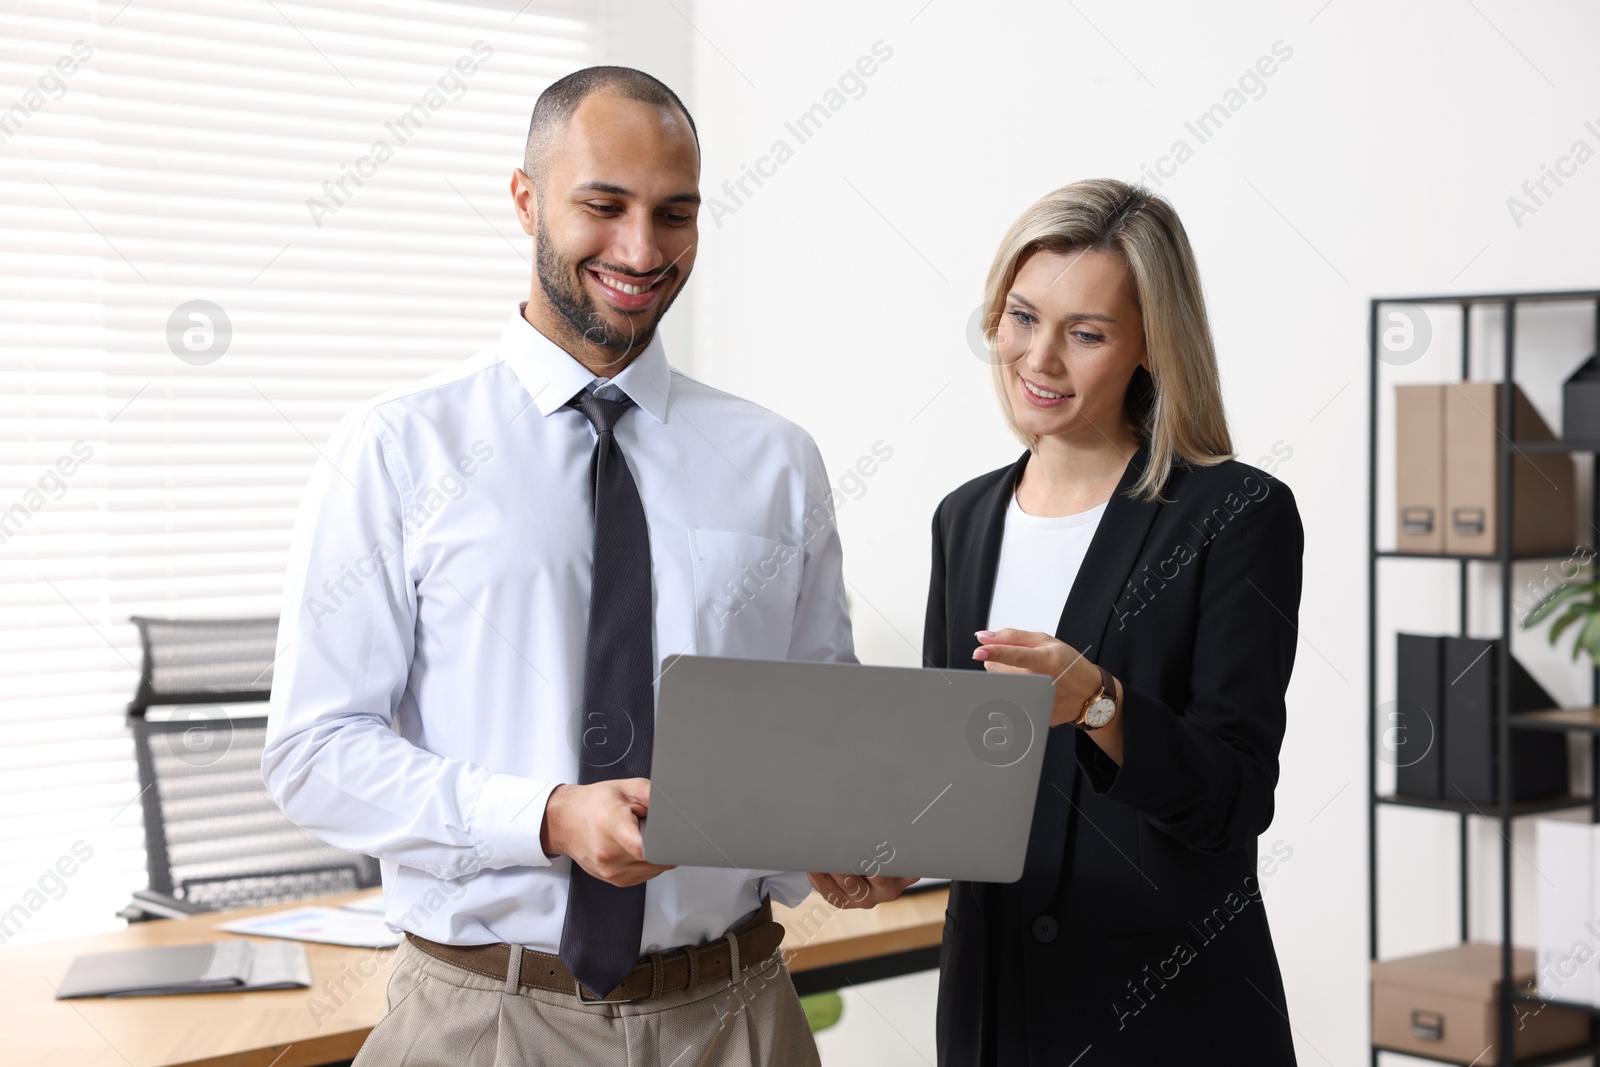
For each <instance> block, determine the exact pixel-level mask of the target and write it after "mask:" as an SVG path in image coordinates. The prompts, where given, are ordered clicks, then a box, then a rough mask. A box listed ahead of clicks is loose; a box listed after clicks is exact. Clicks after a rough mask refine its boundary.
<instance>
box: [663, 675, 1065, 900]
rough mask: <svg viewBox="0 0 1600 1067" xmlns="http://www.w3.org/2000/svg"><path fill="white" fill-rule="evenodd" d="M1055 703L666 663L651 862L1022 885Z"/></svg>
mask: <svg viewBox="0 0 1600 1067" xmlns="http://www.w3.org/2000/svg"><path fill="white" fill-rule="evenodd" d="M1053 697H1054V686H1053V684H1052V683H1051V681H1050V679H1049V678H1046V677H1044V676H1043V675H1036V674H991V673H988V672H986V671H968V670H931V669H918V668H911V667H867V666H861V665H858V664H844V663H792V662H781V661H772V660H752V659H728V658H723V657H718V656H669V657H667V658H666V659H665V660H663V661H662V672H661V677H660V680H659V682H658V683H657V701H656V705H657V706H656V723H655V740H654V743H653V747H652V755H651V772H650V779H651V787H650V813H649V816H648V817H647V818H646V819H645V820H644V854H645V858H646V859H648V860H650V862H652V863H670V864H678V865H684V866H695V867H738V868H747V869H755V870H782V871H825V872H828V873H842V874H862V875H880V874H890V875H901V876H918V877H929V878H959V879H963V880H968V881H983V882H1014V881H1016V880H1017V879H1018V878H1020V877H1022V864H1023V858H1024V856H1025V854H1026V853H1027V847H1028V830H1029V826H1030V824H1031V822H1032V819H1033V803H1034V798H1035V796H1036V795H1037V790H1038V785H1039V770H1040V767H1041V766H1042V765H1043V761H1044V748H1045V741H1046V738H1047V731H1048V730H1049V726H1050V709H1051V704H1052V702H1053Z"/></svg>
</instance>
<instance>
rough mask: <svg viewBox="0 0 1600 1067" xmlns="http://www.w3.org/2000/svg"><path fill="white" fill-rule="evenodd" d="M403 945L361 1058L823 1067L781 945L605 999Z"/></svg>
mask: <svg viewBox="0 0 1600 1067" xmlns="http://www.w3.org/2000/svg"><path fill="white" fill-rule="evenodd" d="M509 984H510V983H508V982H506V981H503V980H497V979H494V978H488V977H485V976H484V975H481V974H476V973H474V972H472V971H468V970H464V969H462V968H460V967H456V966H455V965H453V964H449V963H446V962H444V961H443V960H439V959H435V958H434V957H432V956H430V955H428V954H427V953H425V952H423V951H422V950H421V949H419V948H417V947H416V946H414V945H412V944H411V942H409V941H403V942H401V944H400V948H399V951H398V953H397V956H396V959H395V963H394V970H393V971H391V972H390V976H389V986H388V997H389V1012H388V1014H387V1015H385V1016H384V1017H383V1018H382V1019H381V1020H380V1021H379V1022H378V1025H377V1026H375V1027H374V1028H373V1030H372V1033H371V1034H370V1035H369V1036H368V1037H367V1041H366V1044H364V1045H363V1046H362V1047H361V1053H360V1055H358V1056H357V1057H356V1059H355V1064H354V1067H402V1065H403V1067H447V1065H448V1067H490V1065H491V1064H492V1065H493V1067H511V1065H523V1064H526V1065H530V1067H531V1065H538V1067H755V1065H762V1067H820V1060H819V1059H818V1057H817V1045H816V1042H815V1041H814V1040H813V1039H812V1036H811V1028H810V1027H809V1026H808V1025H807V1023H806V1017H805V1012H804V1011H802V1010H801V1007H800V999H799V997H797V996H796V995H795V991H794V983H793V982H791V981H790V980H789V969H788V967H787V966H786V965H785V964H784V960H783V954H782V952H781V951H779V952H774V953H773V954H772V955H771V956H770V957H768V958H767V959H766V960H762V961H760V962H758V963H755V964H753V965H751V966H748V967H745V968H744V969H743V971H742V973H740V974H739V975H738V976H737V977H736V978H733V979H725V980H720V981H708V982H702V983H701V984H700V985H698V986H696V987H695V988H694V989H682V990H677V991H675V992H671V993H666V994H663V995H662V996H660V997H658V998H656V999H654V1000H650V999H643V1000H634V1001H622V1002H617V1003H610V1004H602V1003H595V1002H593V1001H584V1002H579V1000H578V998H577V996H576V995H575V994H567V993H552V992H548V991H546V990H543V989H532V988H527V987H522V988H520V989H518V988H515V987H513V988H512V989H510V990H509V991H508V989H507V986H508V985H509Z"/></svg>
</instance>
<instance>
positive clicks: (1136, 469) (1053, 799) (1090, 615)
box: [990, 442, 1160, 915]
mask: <svg viewBox="0 0 1600 1067" xmlns="http://www.w3.org/2000/svg"><path fill="white" fill-rule="evenodd" d="M1024 458H1026V457H1024ZM1149 458H1150V446H1149V443H1148V442H1146V443H1144V444H1141V445H1140V446H1139V448H1138V450H1137V451H1135V453H1134V454H1133V458H1132V459H1130V460H1129V461H1128V465H1127V467H1126V468H1124V470H1123V473H1122V478H1121V480H1120V481H1119V482H1118V483H1117V488H1116V491H1115V492H1113V493H1112V494H1111V499H1110V500H1109V501H1108V502H1107V504H1106V510H1105V512H1104V513H1103V514H1102V515H1101V516H1100V522H1099V525H1098V526H1096V528H1095V532H1094V537H1093V538H1091V539H1090V541H1089V548H1088V551H1087V553H1086V554H1085V556H1084V559H1083V564H1082V566H1080V567H1079V568H1078V574H1077V577H1076V578H1074V579H1073V582H1072V590H1071V592H1070V593H1068V594H1067V602H1066V605H1065V606H1064V607H1063V608H1062V611H1061V621H1060V622H1059V623H1058V624H1057V625H1056V638H1057V639H1058V640H1061V641H1064V642H1066V643H1067V644H1069V645H1071V646H1072V647H1073V648H1074V649H1076V650H1077V651H1078V652H1079V653H1081V654H1082V655H1083V656H1084V657H1085V658H1086V659H1088V660H1089V661H1090V662H1091V663H1098V662H1100V661H1101V657H1102V655H1103V653H1104V651H1105V644H1104V643H1105V636H1106V631H1107V628H1108V627H1109V625H1110V623H1111V618H1112V615H1113V614H1114V608H1115V605H1116V601H1117V596H1118V594H1119V593H1120V592H1121V591H1122V588H1123V585H1124V584H1125V583H1126V582H1127V580H1128V575H1129V573H1130V572H1131V571H1132V570H1133V566H1134V563H1135V562H1136V561H1137V560H1138V558H1139V553H1140V552H1141V551H1142V550H1143V548H1144V542H1145V538H1146V537H1147V535H1148V534H1149V532H1150V525H1151V523H1152V522H1154V521H1155V517H1156V512H1157V511H1158V510H1159V509H1160V505H1159V504H1156V503H1150V502H1146V501H1142V500H1134V499H1131V498H1130V497H1128V496H1127V495H1126V493H1127V491H1128V489H1129V488H1130V487H1131V486H1132V485H1133V484H1134V483H1135V482H1137V481H1138V480H1139V478H1140V477H1142V476H1143V474H1144V469H1145V465H1146V463H1148V462H1149ZM1020 473H1021V468H1020V467H1019V468H1018V474H1019V475H1020ZM1008 502H1009V498H1008ZM1003 529H1004V526H1003V523H1002V530H1003ZM996 566H998V552H997V553H996ZM990 586H991V591H992V587H993V574H992V572H991V575H990ZM1076 735H1077V731H1076V730H1075V729H1074V728H1072V727H1070V726H1063V727H1060V728H1059V729H1055V730H1052V731H1050V740H1049V742H1048V743H1047V745H1046V747H1045V763H1044V768H1043V770H1042V772H1041V775H1040V781H1039V793H1038V797H1037V799H1036V801H1035V803H1034V808H1033V828H1032V831H1031V833H1030V835H1029V838H1028V842H1029V844H1028V858H1027V863H1026V868H1025V869H1026V872H1027V873H1026V874H1025V875H1024V886H1023V887H1019V888H1023V889H1024V893H1023V907H1024V909H1025V910H1024V912H1023V914H1025V915H1033V914H1039V913H1040V912H1043V911H1044V910H1045V909H1046V908H1048V907H1049V904H1050V901H1051V899H1052V898H1053V897H1054V896H1055V893H1056V889H1057V886H1058V883H1059V882H1060V879H1061V862H1062V858H1063V854H1064V852H1065V848H1064V843H1065V841H1066V831H1067V820H1068V818H1069V817H1070V815H1071V813H1072V801H1071V800H1070V798H1071V797H1073V796H1074V795H1075V794H1074V787H1075V785H1076V784H1077V777H1078V761H1077V754H1076V747H1077V745H1076V740H1077V738H1076Z"/></svg>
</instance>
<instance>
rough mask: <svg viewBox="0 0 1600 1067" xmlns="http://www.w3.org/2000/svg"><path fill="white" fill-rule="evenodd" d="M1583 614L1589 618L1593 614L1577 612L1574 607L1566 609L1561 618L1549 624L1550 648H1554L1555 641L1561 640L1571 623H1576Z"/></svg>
mask: <svg viewBox="0 0 1600 1067" xmlns="http://www.w3.org/2000/svg"><path fill="white" fill-rule="evenodd" d="M1591 606H1592V605H1591ZM1585 614H1588V615H1590V616H1591V617H1593V614H1594V613H1593V612H1592V611H1591V612H1584V611H1581V610H1579V609H1578V608H1576V607H1571V608H1568V609H1567V611H1566V613H1565V614H1563V615H1562V616H1561V618H1559V619H1557V620H1556V621H1555V622H1553V623H1551V624H1550V645H1551V647H1554V646H1555V643H1556V642H1557V641H1559V640H1561V635H1562V634H1563V633H1565V632H1566V630H1567V628H1568V627H1570V626H1571V625H1572V624H1573V623H1575V622H1577V621H1578V620H1579V619H1581V618H1583V617H1584V615H1585Z"/></svg>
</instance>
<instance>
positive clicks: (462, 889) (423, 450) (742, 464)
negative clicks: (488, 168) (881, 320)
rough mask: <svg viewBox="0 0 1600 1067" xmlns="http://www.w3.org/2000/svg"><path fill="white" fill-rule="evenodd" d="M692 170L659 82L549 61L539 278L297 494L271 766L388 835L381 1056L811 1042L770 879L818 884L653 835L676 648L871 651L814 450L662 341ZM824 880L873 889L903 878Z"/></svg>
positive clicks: (727, 1052)
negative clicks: (492, 329)
mask: <svg viewBox="0 0 1600 1067" xmlns="http://www.w3.org/2000/svg"><path fill="white" fill-rule="evenodd" d="M699 171H700V156H699V143H698V139H697V134H696V132H695V129H694V123H693V120H692V119H691V118H690V117H689V114H688V111H687V110H686V109H685V108H684V106H683V104H682V102H681V101H679V99H678V98H677V96H676V95H674V94H673V93H672V91H671V90H670V89H668V88H667V87H666V86H665V85H662V84H661V83H660V82H658V81H656V80H655V79H654V78H651V77H650V76H649V75H646V74H643V73H641V72H639V71H635V70H631V69H629V68H622V67H592V68H589V69H586V70H581V71H578V72H577V73H575V74H572V75H569V76H568V77H565V78H562V79H561V80H560V81H557V82H556V83H554V84H553V85H551V86H550V87H549V88H548V89H547V90H546V91H545V92H544V93H543V94H542V95H541V96H540V98H539V100H538V103H537V105H536V106H535V108H534V112H533V119H532V122H531V124H530V127H529V132H528V143H527V154H526V158H525V160H524V169H523V170H518V171H516V172H515V173H514V175H513V177H512V181H511V195H512V200H513V203H514V205H515V209H516V213H517V217H518V219H519V221H520V222H521V224H522V228H523V230H524V231H525V232H526V233H528V234H529V235H530V236H532V237H533V238H534V242H533V243H534V251H535V263H536V266H535V271H534V278H533V282H532V285H531V289H530V293H529V298H528V300H527V302H526V303H525V304H523V305H521V306H520V307H519V309H518V310H517V311H516V312H514V313H512V314H511V315H510V321H509V322H508V324H507V326H506V328H505V330H504V332H503V333H502V334H501V336H500V339H499V341H498V342H497V343H496V344H495V345H493V346H492V347H490V348H489V349H487V350H485V351H484V352H481V353H480V354H478V355H477V356H476V357H474V358H472V359H470V360H468V361H466V362H465V363H464V364H461V365H459V366H457V367H455V368H453V369H450V370H448V371H446V372H443V373H441V374H438V375H436V376H434V377H432V378H430V379H428V380H426V381H424V382H421V383H419V384H417V385H414V386H411V387H408V388H404V389H400V390H396V391H394V392H391V393H388V394H386V395H384V396H381V397H379V398H377V399H376V400H374V401H371V402H370V403H368V404H366V405H365V406H363V407H362V408H360V409H359V410H357V411H356V412H354V413H352V414H351V415H349V416H347V417H346V418H345V419H344V421H343V422H342V423H341V425H340V427H339V428H338V430H337V431H336V432H335V434H334V435H333V439H332V440H331V441H330V442H329V444H328V446H327V448H326V451H325V458H326V462H325V463H323V464H320V465H319V467H318V469H317V472H316V474H315V475H314V476H313V478H312V481H311V483H310V486H309V488H308V491H307V493H306V496H305V499H304V502H303V504H302V506H301V511H300V515H299V518H298V521H297V523H296V529H295V535H294V542H293V548H292V550H291V554H290V566H289V572H288V582H287V586H286V593H285V611H284V616H283V621H282V624H281V625H282V633H281V636H282V637H283V645H284V651H283V654H282V655H281V657H280V658H279V661H278V668H277V674H276V677H275V679H274V684H273V690H272V705H271V712H270V718H269V723H268V729H267V741H266V747H265V752H264V755H263V760H262V767H263V773H264V777H265V779H266V782H267V785H268V788H269V789H270V791H271V793H272V796H273V797H274V798H275V800H276V801H277V803H278V804H279V805H280V806H281V807H282V808H283V810H284V811H285V812H286V813H287V814H288V815H289V817H290V818H292V819H293V820H294V821H295V822H297V823H298V824H300V825H301V826H303V827H305V828H306V829H308V830H310V831H312V832H314V833H316V834H318V835H319V836H321V837H322V838H323V839H325V840H327V841H328V842H330V843H331V844H333V845H336V846H339V847H342V848H346V849H349V850H351V851H355V852H360V853H364V854H368V855H373V856H376V857H378V858H379V859H380V860H381V861H382V868H383V883H384V895H385V902H386V917H387V919H388V921H389V923H390V924H391V925H394V926H396V927H398V928H399V929H402V930H404V931H405V932H406V934H407V939H406V941H405V942H403V943H402V945H401V947H400V949H399V950H398V957H397V960H396V962H395V965H394V968H393V971H392V973H391V977H390V980H389V987H388V997H389V1013H388V1015H387V1016H385V1018H384V1019H383V1021H382V1022H381V1023H380V1024H379V1025H378V1026H377V1028H376V1029H374V1031H373V1033H372V1035H371V1037H370V1038H369V1040H368V1041H367V1044H366V1045H365V1046H364V1047H363V1049H362V1052H361V1055H360V1057H359V1058H358V1061H357V1062H358V1063H361V1064H386V1063H398V1062H401V1061H402V1060H403V1061H404V1062H405V1063H407V1064H409V1065H412V1067H423V1065H427V1064H452V1065H461V1064H466V1065H473V1064H490V1063H497V1064H500V1063H535V1062H536V1063H556V1064H585V1065H588V1064H618V1065H621V1064H628V1065H630V1067H631V1065H635V1064H660V1065H661V1067H666V1065H668V1064H682V1065H684V1067H687V1065H688V1064H746V1063H755V1062H762V1063H768V1064H777V1065H787V1064H815V1063H816V1062H817V1054H816V1048H815V1044H814V1043H813V1041H812V1039H811V1036H810V1031H809V1029H808V1028H807V1025H806V1021H805V1017H804V1014H803V1013H802V1011H801V1009H800V1006H799V1002H798V999H797V998H796V996H795V993H794V987H793V985H792V984H791V983H790V982H789V980H788V978H787V974H786V972H785V971H784V970H783V961H782V957H781V955H779V954H778V942H779V940H780V939H781V932H782V931H781V927H779V926H778V925H777V924H776V923H774V922H772V921H771V918H770V902H769V900H768V898H770V899H771V900H777V901H780V902H782V903H785V904H790V905H793V904H797V903H799V902H800V901H801V900H802V899H803V898H804V897H805V895H806V893H807V891H808V885H807V879H806V876H805V875H803V874H798V873H792V872H774V871H737V870H716V869H709V868H677V869H672V868H664V867H661V866H658V865H655V864H652V863H650V862H648V861H647V860H645V858H644V854H643V847H642V839H641V827H640V820H641V819H642V818H644V817H645V815H646V813H647V812H648V810H649V807H650V804H651V802H652V797H651V789H650V782H649V779H648V775H649V765H650V764H649V757H650V744H651V736H652V733H653V709H654V684H655V680H656V672H657V671H658V670H659V664H660V662H661V660H662V658H663V657H664V656H666V655H669V654H672V653H678V652H690V653H699V654H710V655H730V656H749V657H763V658H777V659H781V658H790V659H804V660H833V661H845V662H854V661H855V655H854V651H853V646H852V640H851V632H850V622H849V618H848V616H847V615H846V612H845V603H844V593H843V586H842V575H841V554H840V546H839V540H838V536H837V532H836V530H835V529H834V526H833V522H832V515H833V506H832V500H831V497H830V494H829V491H828V482H827V475H826V472H825V470H824V468H823V464H822V460H821V456H820V455H819V453H818V451H817V448H816V446H815V444H814V443H813V442H812V440H811V438H810V437H809V436H808V435H807V434H806V433H805V432H804V431H802V430H801V429H800V428H799V427H797V426H795V425H793V424H792V423H789V422H787V421H786V420H784V419H782V418H780V417H778V416H777V415H775V414H773V413H771V412H769V411H767V410H765V409H763V408H760V407H757V406H756V405H754V404H751V403H749V402H747V401H744V400H740V399H738V398H736V397H733V396H730V395H728V394H726V393H722V392H719V391H717V390H715V389H711V388H709V387H707V386H705V385H702V384H701V383H699V382H697V381H695V380H694V379H692V378H689V377H686V376H684V375H682V374H680V373H678V372H677V371H674V370H672V369H671V368H670V367H669V366H668V364H667V360H666V354H665V351H664V349H663V346H662V343H661V340H660V338H659V337H658V336H657V333H656V327H657V324H658V323H659V322H660V319H661V316H662V315H663V314H665V313H666V310H667V308H669V307H670V306H671V305H672V302H673V300H674V299H676V297H677V295H678V293H679V292H680V291H682V289H683V286H684V285H685V284H686V282H687V281H688V278H689V273H690V271H691V270H692V268H693V266H694V258H695V244H696V215H697V211H698V207H699V203H700V197H699V193H698V184H699ZM819 520H820V521H819ZM774 757H775V758H780V757H779V754H777V753H774ZM666 799H668V800H670V798H666ZM727 802H728V803H729V804H738V803H739V798H738V797H736V796H730V797H728V798H727ZM813 877H814V884H816V885H817V887H818V888H819V889H821V890H822V891H823V892H824V893H825V894H826V895H828V896H829V897H830V898H831V899H833V900H835V901H836V902H838V903H842V904H853V905H854V906H870V905H871V904H872V903H875V902H876V900H877V899H880V898H883V897H887V896H892V895H894V894H895V893H897V892H898V890H899V888H901V887H902V886H903V884H904V882H905V881H906V880H904V879H879V880H876V883H875V884H872V885H870V886H868V885H860V886H859V891H857V892H851V893H849V895H848V899H844V898H843V897H842V896H841V890H845V889H848V888H849V887H847V886H844V885H842V883H841V881H840V880H839V879H838V878H836V877H834V876H829V875H816V876H813ZM858 884H859V880H858ZM758 973H759V975H760V977H759V979H757V978H756V977H755V976H757V974H758ZM602 998H603V999H602Z"/></svg>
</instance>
